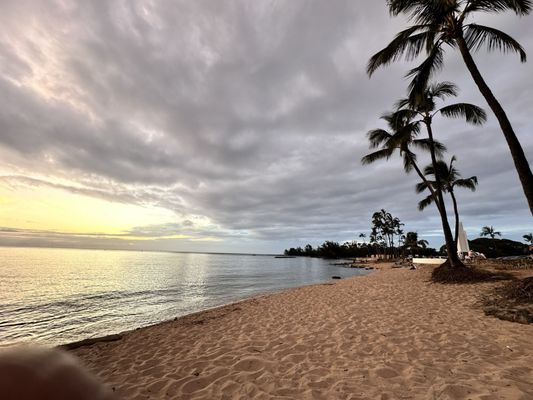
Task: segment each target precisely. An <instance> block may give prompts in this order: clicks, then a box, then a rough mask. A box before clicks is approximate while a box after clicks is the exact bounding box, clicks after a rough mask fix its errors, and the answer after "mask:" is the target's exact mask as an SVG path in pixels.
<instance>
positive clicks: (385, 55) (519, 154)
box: [367, 0, 533, 214]
mask: <svg viewBox="0 0 533 400" xmlns="http://www.w3.org/2000/svg"><path fill="white" fill-rule="evenodd" d="M387 4H388V7H389V10H390V12H391V14H392V15H393V16H397V15H399V14H407V15H408V17H409V19H410V20H411V21H413V25H411V26H410V27H408V28H407V29H405V30H403V31H401V32H400V33H398V34H397V35H396V37H395V38H394V39H393V40H392V41H391V42H390V43H389V45H388V46H387V47H385V48H384V49H383V50H381V51H379V52H378V53H376V54H375V55H374V56H372V58H371V59H370V61H369V63H368V68H367V71H368V74H369V75H372V74H373V73H374V72H375V71H376V70H377V69H378V68H379V67H381V66H384V65H387V64H390V63H391V62H393V61H396V60H398V59H400V58H401V57H402V56H405V58H406V59H407V60H414V59H415V58H417V57H418V56H419V55H420V54H421V53H422V52H426V54H427V58H426V59H425V60H424V61H423V62H422V64H420V65H419V66H418V67H416V68H414V69H412V70H411V71H409V73H408V76H410V77H413V81H412V82H411V85H410V88H411V89H412V93H413V94H416V93H420V92H421V91H422V89H423V88H424V87H425V86H426V85H427V82H428V81H429V80H430V79H431V76H432V75H433V74H434V73H435V72H436V71H438V70H440V69H441V68H442V66H443V63H444V47H445V45H448V46H450V47H451V48H452V49H458V50H459V51H460V53H461V56H462V58H463V61H464V63H465V64H466V67H467V68H468V70H469V72H470V74H471V75H472V78H473V80H474V82H475V83H476V85H477V87H478V88H479V91H480V92H481V94H482V95H483V97H484V98H485V100H486V101H487V103H488V105H489V106H490V108H491V109H492V111H493V113H494V115H495V116H496V118H497V119H498V122H499V124H500V128H501V130H502V133H503V135H504V137H505V139H506V141H507V145H508V146H509V149H510V151H511V155H512V157H513V161H514V164H515V168H516V171H517V173H518V176H519V178H520V182H521V184H522V189H523V190H524V193H525V195H526V198H527V201H528V203H529V209H530V211H531V213H532V214H533V174H532V173H531V168H530V166H529V163H528V161H527V159H526V156H525V154H524V150H523V149H522V146H521V144H520V142H519V140H518V138H517V136H516V134H515V132H514V130H513V127H512V126H511V122H510V121H509V119H508V117H507V115H506V113H505V111H504V109H503V107H502V106H501V104H500V103H499V102H498V100H497V99H496V97H495V96H494V94H493V93H492V91H491V90H490V88H489V86H488V85H487V83H486V82H485V80H484V79H483V76H482V75H481V73H480V71H479V69H478V67H477V65H476V63H475V61H474V59H473V57H472V53H473V52H476V51H478V50H479V49H481V48H482V47H483V46H486V47H487V49H488V50H489V51H492V50H501V51H503V52H516V53H518V54H519V55H520V60H521V61H522V62H525V61H526V53H525V51H524V49H523V48H522V46H521V45H520V44H519V43H518V42H517V41H516V40H514V39H513V38H512V37H510V36H509V35H507V34H506V33H504V32H501V31H499V30H497V29H495V28H491V27H488V26H483V25H479V24H475V23H471V22H469V21H471V19H472V16H473V14H475V13H477V12H482V13H499V12H505V11H513V12H514V13H515V14H517V15H519V16H523V15H527V14H529V13H530V12H531V7H532V2H531V1H530V0H498V1H488V0H414V1H412V0H389V1H387ZM467 22H469V23H467Z"/></svg>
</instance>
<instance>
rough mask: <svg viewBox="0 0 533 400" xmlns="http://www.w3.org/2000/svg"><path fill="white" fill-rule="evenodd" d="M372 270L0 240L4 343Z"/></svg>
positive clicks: (136, 321)
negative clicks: (19, 244)
mask: <svg viewBox="0 0 533 400" xmlns="http://www.w3.org/2000/svg"><path fill="white" fill-rule="evenodd" d="M365 272H366V271H364V270H363V271H360V270H354V269H346V268H340V267H336V266H332V265H329V262H328V261H324V260H318V259H309V258H293V259H279V258H274V257H273V256H251V255H222V254H189V253H159V252H136V251H104V250H71V249H37V248H7V247H6V248H1V247H0V346H3V345H8V344H13V343H20V342H34V343H35V342H39V343H42V344H46V345H56V344H62V343H68V342H72V341H77V340H81V339H85V338H89V337H96V336H102V335H106V334H110V333H118V332H121V331H124V330H130V329H134V328H137V327H140V326H146V325H150V324H154V323H156V322H160V321H164V320H168V319H172V318H174V317H176V316H182V315H185V314H190V313H193V312H196V311H201V310H205V309H207V308H211V307H214V306H218V305H222V304H226V303H229V302H232V301H235V300H239V299H242V298H245V297H250V296H253V295H258V294H262V293H268V292H273V291H277V290H280V289H285V288H291V287H296V286H304V285H308V284H313V283H319V282H323V281H328V280H330V279H331V276H332V275H339V276H343V277H348V276H352V275H357V274H363V273H365Z"/></svg>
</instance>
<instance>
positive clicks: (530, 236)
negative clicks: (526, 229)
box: [522, 233, 533, 244]
mask: <svg viewBox="0 0 533 400" xmlns="http://www.w3.org/2000/svg"><path fill="white" fill-rule="evenodd" d="M522 237H523V238H524V240H525V241H526V243H529V244H533V233H527V234H525V235H524V236H522Z"/></svg>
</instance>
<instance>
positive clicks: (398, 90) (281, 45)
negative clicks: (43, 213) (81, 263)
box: [0, 0, 533, 251]
mask: <svg viewBox="0 0 533 400" xmlns="http://www.w3.org/2000/svg"><path fill="white" fill-rule="evenodd" d="M484 19H485V20H484V21H483V22H486V23H487V24H492V25H495V26H497V27H499V28H501V29H504V30H505V31H507V32H508V33H510V34H511V35H512V36H514V37H515V38H516V39H517V40H519V41H520V42H521V43H522V44H523V46H524V47H525V49H526V51H528V52H529V53H532V52H533V35H532V33H533V32H532V31H531V28H530V25H531V24H530V23H529V22H528V21H527V20H526V19H522V20H519V19H517V18H516V17H514V16H507V15H506V16H499V17H498V18H497V19H495V18H493V17H492V16H490V15H488V16H484ZM0 22H1V24H0V60H1V62H0V92H1V93H2V95H3V98H5V99H6V101H5V104H4V105H3V107H2V108H0V156H1V159H2V164H0V167H2V166H3V167H4V168H5V169H6V170H7V171H9V177H8V178H6V177H4V178H3V180H2V182H3V184H8V183H9V182H10V183H9V184H15V183H14V182H18V184H25V185H33V186H35V185H38V186H39V185H46V186H49V187H54V188H56V189H59V190H67V191H70V192H74V193H78V194H84V195H87V196H94V197H98V198H104V199H106V200H110V201H117V202H124V203H133V204H139V205H155V206H160V207H164V208H168V209H170V210H173V211H174V212H176V214H178V215H180V216H182V217H185V218H186V217H187V216H189V215H192V216H204V217H207V218H209V219H210V220H211V221H212V224H213V225H212V227H211V228H212V229H210V230H209V232H203V231H202V232H200V231H194V233H195V234H198V235H206V234H209V235H211V236H215V237H219V238H221V239H223V240H224V242H223V243H222V244H217V245H216V246H218V247H216V248H217V250H220V249H224V248H226V249H227V250H240V251H242V250H246V249H249V250H250V251H254V249H260V250H267V251H280V250H282V249H283V248H284V247H288V246H291V245H296V244H305V242H311V243H313V244H316V243H318V242H321V241H322V240H325V239H329V238H331V239H336V240H348V239H351V238H353V237H355V236H356V232H360V231H368V226H369V222H370V216H371V214H372V212H373V211H375V210H378V209H380V208H386V209H387V210H389V211H391V212H393V213H394V214H396V215H398V216H399V217H400V218H401V219H402V220H404V221H405V222H406V229H409V230H417V231H418V232H419V233H420V234H421V235H422V236H423V235H427V236H428V237H431V238H432V244H434V245H438V244H439V241H440V240H441V239H440V236H439V235H438V233H436V232H438V226H439V221H438V218H437V217H436V215H435V212H434V210H427V211H425V212H424V213H419V212H418V211H417V209H416V201H417V196H416V195H415V194H414V191H413V187H414V184H415V183H416V179H415V177H414V176H406V175H405V174H404V173H403V171H402V170H401V163H400V161H399V159H394V160H391V162H390V163H380V164H376V165H372V166H369V167H363V166H361V164H360V158H361V157H362V156H363V155H364V154H365V153H366V152H368V148H367V142H366V138H365V133H366V131H367V130H369V129H371V128H374V127H378V126H381V122H380V121H379V119H378V117H379V115H381V114H382V113H383V112H384V111H386V110H387V109H389V108H390V107H392V105H393V103H394V102H395V101H396V100H397V99H398V98H399V97H402V96H403V95H404V92H405V86H406V81H405V80H404V79H403V74H404V73H405V72H406V71H407V69H408V67H409V66H408V65H407V64H405V63H398V64H397V65H393V66H391V67H390V68H387V69H385V70H382V71H378V72H377V73H376V75H375V77H374V78H372V79H371V80H369V79H368V77H367V76H366V73H365V66H366V62H367V60H368V58H369V57H370V56H371V55H372V54H373V53H374V52H376V51H377V50H379V49H380V48H381V47H383V46H384V45H385V44H387V43H388V41H389V40H390V39H391V38H392V37H393V35H394V33H395V32H397V31H398V30H399V29H400V28H401V27H402V26H403V24H404V22H405V21H403V20H401V19H390V18H389V16H388V13H387V10H386V7H385V5H384V4H381V3H380V4H377V3H375V2H372V1H370V0H368V1H364V2H357V4H356V3H355V2H353V1H347V0H346V1H345V0H335V1H333V2H322V1H290V2H289V1H286V2H273V1H257V2H253V4H252V3H250V2H246V1H231V2H230V1H220V2H218V1H217V2H213V1H195V2H190V1H178V2H172V3H168V2H158V1H156V2H151V3H137V2H129V1H114V2H72V3H69V2H59V1H58V2H54V1H50V2H47V3H43V2H32V1H6V2H4V4H3V13H2V16H0ZM476 60H477V61H479V64H480V67H481V69H482V72H483V73H484V74H485V76H486V77H487V80H488V82H489V83H490V85H491V86H492V88H493V90H494V92H495V93H496V95H497V96H498V97H499V98H500V100H501V101H502V103H503V104H504V106H505V107H506V109H507V110H508V113H509V115H510V117H511V119H512V121H513V123H514V124H515V129H516V131H517V132H518V134H519V136H520V139H521V141H522V144H523V146H524V150H525V152H526V154H527V155H528V157H529V158H530V159H531V157H532V154H533V137H532V136H531V135H530V134H529V133H530V132H531V130H532V129H533V123H531V122H530V121H531V119H530V115H529V110H530V109H531V98H532V95H533V93H532V92H533V84H532V82H531V79H530V77H531V76H532V73H533V68H532V66H531V65H532V64H531V63H528V64H520V63H519V61H518V59H517V57H515V56H514V55H508V56H502V55H487V54H485V53H484V52H481V53H479V54H476ZM446 61H447V64H446V65H447V66H446V69H445V70H444V71H443V72H442V74H441V75H440V77H439V78H440V79H447V80H453V81H454V82H456V83H457V84H458V85H459V86H460V87H461V89H462V91H461V96H460V100H464V101H471V102H475V103H477V104H480V105H482V106H485V103H484V101H483V99H482V98H481V96H480V95H479V94H478V91H477V88H475V86H474V85H473V83H472V82H471V79H470V78H469V76H468V75H467V71H466V69H465V67H464V66H463V64H462V63H461V61H460V60H459V58H458V55H457V54H456V53H453V52H451V51H450V52H449V53H448V56H447V60H446ZM436 131H437V135H438V136H439V138H440V139H441V140H443V141H444V142H446V144H447V145H448V147H449V149H450V156H451V154H456V155H457V157H458V159H459V162H458V167H459V168H460V170H461V171H463V172H464V175H466V176H470V175H477V176H478V178H479V180H480V186H479V189H478V191H477V192H476V193H459V194H458V196H459V197H460V199H461V210H462V212H463V215H464V219H465V225H466V226H467V229H468V227H470V228H471V230H472V231H473V232H475V231H476V230H477V229H479V228H480V227H481V226H482V225H486V224H494V225H495V226H497V227H498V229H499V230H501V231H503V232H504V233H505V234H506V236H508V237H513V238H520V236H521V235H522V234H523V233H522V231H524V230H526V229H529V230H530V229H531V217H530V215H529V213H528V211H527V205H526V202H525V199H524V197H523V194H522V192H521V189H520V186H519V182H518V179H517V176H516V173H515V172H514V167H513V165H512V161H511V158H510V154H509V151H508V149H507V147H506V144H505V141H504V139H503V136H502V135H501V133H500V131H499V129H498V127H497V124H496V122H495V119H494V118H493V117H491V118H490V119H489V121H488V123H487V124H486V126H485V127H483V128H471V127H468V126H465V125H464V124H462V123H459V122H451V123H449V122H447V123H437V126H436ZM421 159H422V160H424V158H423V157H422V156H421ZM427 161H428V160H427V159H425V161H423V163H424V162H427ZM13 175H16V177H14V176H13ZM56 178H61V179H62V180H67V181H70V182H72V184H70V185H69V184H61V185H58V184H57V183H53V182H55V179H56ZM8 181H9V182H8ZM191 221H192V220H191ZM170 224H172V223H170ZM192 227H194V224H193V225H192V226H180V228H187V229H189V228H191V229H189V231H191V232H192V231H193V230H192ZM159 229H162V230H163V231H165V229H173V228H172V225H168V226H165V227H139V228H138V232H137V233H142V232H144V234H146V235H154V237H157V235H158V233H157V232H159ZM524 233H525V232H524ZM4 236H5V235H4ZM43 240H44V239H43ZM58 240H59V239H58ZM76 243H78V241H77V242H76ZM98 245H99V246H100V245H102V246H103V245H104V244H102V243H101V242H98ZM158 245H160V246H161V247H162V248H172V246H179V245H177V244H176V243H174V242H165V243H161V242H160V243H159V244H158ZM205 246H207V247H208V248H207V250H209V249H210V247H209V246H210V245H209V244H206V245H205ZM224 246H226V247H224Z"/></svg>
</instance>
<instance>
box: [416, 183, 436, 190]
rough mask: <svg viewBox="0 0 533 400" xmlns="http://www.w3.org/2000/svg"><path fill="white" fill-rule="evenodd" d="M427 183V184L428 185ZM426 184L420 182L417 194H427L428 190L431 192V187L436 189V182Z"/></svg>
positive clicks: (417, 185) (417, 186)
mask: <svg viewBox="0 0 533 400" xmlns="http://www.w3.org/2000/svg"><path fill="white" fill-rule="evenodd" d="M426 182H427V183H426ZM426 182H418V183H417V184H416V186H415V191H416V193H422V192H425V191H426V190H429V189H430V188H429V186H430V185H431V187H432V188H434V187H435V182H434V181H426Z"/></svg>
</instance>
